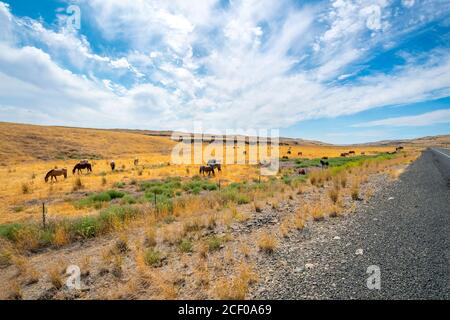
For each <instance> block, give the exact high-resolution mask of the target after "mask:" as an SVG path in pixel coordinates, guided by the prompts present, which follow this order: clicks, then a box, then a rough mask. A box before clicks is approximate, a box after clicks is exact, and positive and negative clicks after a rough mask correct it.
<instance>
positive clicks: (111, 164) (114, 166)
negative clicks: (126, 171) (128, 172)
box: [109, 160, 116, 171]
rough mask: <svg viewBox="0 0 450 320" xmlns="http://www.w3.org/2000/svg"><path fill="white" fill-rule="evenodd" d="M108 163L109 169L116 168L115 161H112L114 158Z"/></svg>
mask: <svg viewBox="0 0 450 320" xmlns="http://www.w3.org/2000/svg"><path fill="white" fill-rule="evenodd" d="M109 165H110V166H111V170H112V171H114V170H116V163H115V162H114V160H113V161H111V162H110V163H109Z"/></svg>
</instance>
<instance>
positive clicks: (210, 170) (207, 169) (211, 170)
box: [200, 166, 216, 177]
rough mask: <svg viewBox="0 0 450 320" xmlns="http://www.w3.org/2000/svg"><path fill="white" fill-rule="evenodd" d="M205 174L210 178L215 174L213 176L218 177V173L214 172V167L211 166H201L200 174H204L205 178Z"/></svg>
mask: <svg viewBox="0 0 450 320" xmlns="http://www.w3.org/2000/svg"><path fill="white" fill-rule="evenodd" d="M205 173H208V177H209V176H211V173H212V174H213V176H215V175H216V173H215V172H214V167H211V166H201V167H200V174H202V175H203V176H204V175H205Z"/></svg>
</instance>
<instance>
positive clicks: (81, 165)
mask: <svg viewBox="0 0 450 320" xmlns="http://www.w3.org/2000/svg"><path fill="white" fill-rule="evenodd" d="M133 163H134V165H135V166H138V165H139V159H134V161H133ZM109 165H110V167H111V170H112V171H115V170H116V163H115V161H114V160H112V161H111V162H110V163H109ZM216 169H217V170H218V171H219V172H221V171H222V165H221V164H220V162H218V161H216V160H210V161H208V164H207V165H206V166H201V167H200V174H202V175H203V176H205V175H206V174H208V176H211V175H213V176H215V175H216V172H215V170H216ZM83 170H86V171H87V173H89V172H92V164H91V163H89V161H88V160H82V161H80V162H78V163H77V164H76V165H75V166H74V167H73V170H72V174H74V175H75V173H78V174H82V173H83ZM61 176H64V179H66V178H67V169H66V168H62V169H58V168H55V169H52V170H50V171H49V172H47V174H46V175H45V182H48V181H49V180H50V182H52V181H53V180H55V181H56V182H58V177H61Z"/></svg>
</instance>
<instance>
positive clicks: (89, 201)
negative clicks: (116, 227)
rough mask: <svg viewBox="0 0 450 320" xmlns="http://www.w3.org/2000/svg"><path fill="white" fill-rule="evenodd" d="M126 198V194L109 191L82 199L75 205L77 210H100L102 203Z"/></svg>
mask: <svg viewBox="0 0 450 320" xmlns="http://www.w3.org/2000/svg"><path fill="white" fill-rule="evenodd" d="M123 197H125V193H123V192H121V191H117V190H109V191H105V192H101V193H96V194H91V195H90V196H88V197H87V198H85V199H81V200H79V201H77V202H76V203H75V207H76V208H84V207H95V208H96V209H100V208H101V207H102V203H106V202H110V201H112V200H114V199H120V198H123Z"/></svg>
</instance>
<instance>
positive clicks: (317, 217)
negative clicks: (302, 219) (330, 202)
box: [310, 203, 326, 221]
mask: <svg viewBox="0 0 450 320" xmlns="http://www.w3.org/2000/svg"><path fill="white" fill-rule="evenodd" d="M310 214H311V217H312V219H313V220H314V221H322V220H324V219H325V216H326V212H325V210H324V208H323V205H322V204H321V203H315V204H314V205H312V206H311V210H310Z"/></svg>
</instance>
